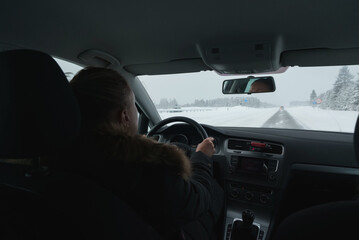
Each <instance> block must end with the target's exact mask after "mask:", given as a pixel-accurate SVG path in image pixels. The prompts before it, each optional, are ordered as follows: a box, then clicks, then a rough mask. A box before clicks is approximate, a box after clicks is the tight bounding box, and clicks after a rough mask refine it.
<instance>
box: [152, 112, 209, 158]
mask: <svg viewBox="0 0 359 240" xmlns="http://www.w3.org/2000/svg"><path fill="white" fill-rule="evenodd" d="M172 122H185V123H188V124H189V125H191V126H192V127H194V128H195V129H196V130H197V132H198V133H199V134H200V136H201V139H202V142H201V143H200V144H199V145H198V146H197V149H196V151H201V152H203V153H204V154H206V155H207V156H212V155H213V153H214V145H213V138H211V139H212V140H211V139H210V138H208V134H207V132H206V130H204V128H203V127H202V126H201V125H200V124H199V123H197V122H196V121H194V120H192V119H190V118H187V117H170V118H167V119H164V120H162V121H160V122H159V123H157V124H156V125H155V126H154V127H153V128H152V129H151V130H150V131H149V132H148V133H147V137H152V136H153V135H154V134H156V133H157V131H158V130H159V129H160V128H161V127H163V126H164V125H166V124H168V123H172ZM205 139H206V140H205ZM207 139H208V140H207ZM203 140H205V141H203ZM211 144H212V145H211ZM175 145H176V146H178V147H180V148H181V149H183V150H184V151H185V152H186V153H187V155H188V157H190V153H191V147H190V146H188V145H187V144H183V143H181V144H175ZM183 145H186V146H183ZM212 150H213V151H212Z"/></svg>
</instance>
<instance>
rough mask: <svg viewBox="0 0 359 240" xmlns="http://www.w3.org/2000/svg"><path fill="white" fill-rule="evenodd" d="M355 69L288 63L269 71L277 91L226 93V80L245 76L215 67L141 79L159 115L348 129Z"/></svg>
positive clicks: (358, 99) (358, 70) (357, 99)
mask: <svg viewBox="0 0 359 240" xmlns="http://www.w3.org/2000/svg"><path fill="white" fill-rule="evenodd" d="M358 74H359V66H334V67H305V68H304V67H292V68H288V70H287V71H286V72H284V73H281V74H273V75H271V76H272V77H273V78H274V81H275V84H276V90H275V92H271V93H260V94H251V95H246V94H238V95H233V94H232V95H224V94H223V93H222V83H223V81H224V80H226V79H231V78H232V79H233V78H245V77H247V76H239V77H238V76H234V77H228V76H219V75H218V74H216V73H215V72H213V71H205V72H198V73H188V74H173V75H157V76H140V77H139V79H140V80H141V82H142V84H143V86H144V87H145V88H146V90H147V92H148V93H149V95H150V97H151V99H152V101H153V102H154V104H155V105H156V108H157V110H158V112H159V114H160V116H161V118H162V119H164V118H168V117H172V116H186V117H189V118H192V119H194V120H196V121H198V122H199V123H202V124H209V125H213V126H231V127H259V128H260V127H263V128H287V129H303V130H320V131H335V132H351V133H352V132H354V127H355V123H356V120H357V116H358V110H359V75H358ZM258 76H260V75H258ZM266 76H268V75H266Z"/></svg>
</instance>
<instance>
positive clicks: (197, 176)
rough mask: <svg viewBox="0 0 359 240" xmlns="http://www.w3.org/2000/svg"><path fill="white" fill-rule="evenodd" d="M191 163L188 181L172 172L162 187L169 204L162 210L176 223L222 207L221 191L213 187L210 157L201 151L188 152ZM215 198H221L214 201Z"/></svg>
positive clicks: (180, 223) (214, 211)
mask: <svg viewBox="0 0 359 240" xmlns="http://www.w3.org/2000/svg"><path fill="white" fill-rule="evenodd" d="M191 162H192V177H191V178H190V179H189V180H188V181H185V180H184V179H183V178H181V177H179V176H176V174H169V175H167V176H166V178H167V180H168V181H166V186H165V187H166V188H167V189H166V194H165V198H166V201H165V202H168V203H169V204H170V205H171V206H168V207H167V208H166V211H168V213H167V214H168V216H170V217H171V218H172V219H175V220H176V221H178V224H179V225H180V226H181V225H182V224H185V223H187V222H189V221H192V220H196V219H198V218H199V217H200V216H201V215H203V214H205V213H208V212H210V213H211V212H213V213H216V212H219V211H220V209H221V208H222V206H223V190H222V189H221V188H220V187H219V188H218V187H217V186H218V185H216V182H215V180H214V178H213V162H212V159H211V158H209V157H208V156H206V155H205V154H203V153H202V152H196V153H194V154H193V155H192V158H191ZM215 197H216V199H218V198H220V199H222V201H219V202H218V201H214V200H213V199H214V198H215ZM211 215H213V216H216V215H217V214H211ZM216 220H217V219H213V221H216Z"/></svg>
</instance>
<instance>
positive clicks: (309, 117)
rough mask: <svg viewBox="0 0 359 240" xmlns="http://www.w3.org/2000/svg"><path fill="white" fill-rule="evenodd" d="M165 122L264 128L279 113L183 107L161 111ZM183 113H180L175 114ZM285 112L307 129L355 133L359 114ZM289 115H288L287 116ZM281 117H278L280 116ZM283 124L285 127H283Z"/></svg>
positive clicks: (310, 109) (315, 110) (305, 109)
mask: <svg viewBox="0 0 359 240" xmlns="http://www.w3.org/2000/svg"><path fill="white" fill-rule="evenodd" d="M158 111H159V113H160V115H161V117H162V119H164V118H168V117H173V116H185V117H189V118H192V119H194V120H196V121H197V122H199V123H204V124H209V125H213V126H232V127H233V126H235V127H263V125H265V126H267V124H266V123H268V122H267V121H268V120H269V119H271V121H273V115H275V114H276V113H278V111H279V108H278V107H275V108H249V107H242V106H237V107H228V108H227V107H219V108H195V107H191V108H181V109H171V110H168V109H159V110H158ZM175 111H181V112H175ZM285 111H286V113H288V114H289V115H290V116H291V117H292V118H291V121H295V122H296V123H297V124H299V125H300V126H302V128H304V129H308V130H319V131H335V132H354V127H355V123H356V119H357V116H358V112H354V111H333V110H323V109H319V108H313V107H291V108H289V107H286V108H285ZM288 114H286V115H288ZM277 115H278V114H277ZM278 117H279V118H278V119H276V118H274V120H275V121H278V124H276V125H275V126H276V127H279V128H292V127H290V126H293V125H290V126H289V125H285V124H286V123H288V121H282V119H280V117H281V115H279V116H278ZM282 122H283V124H281V123H282Z"/></svg>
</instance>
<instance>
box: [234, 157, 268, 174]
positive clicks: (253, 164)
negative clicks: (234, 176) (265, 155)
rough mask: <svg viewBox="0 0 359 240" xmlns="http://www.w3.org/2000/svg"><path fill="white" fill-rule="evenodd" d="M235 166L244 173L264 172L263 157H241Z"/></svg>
mask: <svg viewBox="0 0 359 240" xmlns="http://www.w3.org/2000/svg"><path fill="white" fill-rule="evenodd" d="M237 167H238V170H240V171H243V172H246V173H253V174H266V172H265V167H264V160H263V159H257V158H245V157H241V158H240V161H239V164H238V165H237Z"/></svg>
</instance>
